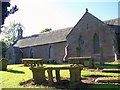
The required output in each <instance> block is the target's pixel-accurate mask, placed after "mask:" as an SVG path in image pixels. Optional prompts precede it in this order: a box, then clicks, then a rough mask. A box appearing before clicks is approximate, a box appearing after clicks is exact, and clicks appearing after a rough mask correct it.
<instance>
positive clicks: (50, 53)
mask: <svg viewBox="0 0 120 90" xmlns="http://www.w3.org/2000/svg"><path fill="white" fill-rule="evenodd" d="M52 58H53V48H52V47H51V46H50V47H49V59H52Z"/></svg>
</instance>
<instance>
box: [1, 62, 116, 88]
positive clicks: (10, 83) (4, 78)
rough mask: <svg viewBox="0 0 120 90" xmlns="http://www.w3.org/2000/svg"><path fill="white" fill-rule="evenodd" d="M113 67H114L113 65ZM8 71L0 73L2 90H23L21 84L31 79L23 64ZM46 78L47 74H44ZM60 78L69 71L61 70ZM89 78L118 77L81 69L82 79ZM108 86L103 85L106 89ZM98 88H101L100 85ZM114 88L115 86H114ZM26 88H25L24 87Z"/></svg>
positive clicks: (12, 66) (13, 66)
mask: <svg viewBox="0 0 120 90" xmlns="http://www.w3.org/2000/svg"><path fill="white" fill-rule="evenodd" d="M58 65H59V66H61V65H65V66H67V65H68V64H57V66H58ZM113 65H115V64H114V63H113ZM45 66H52V67H54V66H55V64H45ZM7 68H8V70H7V71H0V75H1V77H0V79H1V80H0V87H2V88H23V86H21V85H20V83H21V82H25V81H27V80H30V79H32V72H31V70H30V69H29V67H24V65H23V64H18V65H8V67H7ZM45 74H46V76H48V75H47V72H46V73H45ZM60 74H61V77H66V78H69V77H70V76H69V71H68V70H61V72H60ZM53 76H55V72H53ZM90 76H107V77H108V76H111V77H116V76H118V73H105V72H99V71H97V72H91V71H88V70H85V69H83V70H82V78H87V77H90ZM107 85H108V84H106V85H103V86H106V87H107ZM110 86H111V87H114V85H110ZM38 87H39V88H40V87H41V88H46V87H45V86H38ZM93 87H97V88H99V85H98V86H97V85H95V86H93ZM100 87H102V86H101V85H100ZM115 87H116V86H115ZM26 88H27V87H26Z"/></svg>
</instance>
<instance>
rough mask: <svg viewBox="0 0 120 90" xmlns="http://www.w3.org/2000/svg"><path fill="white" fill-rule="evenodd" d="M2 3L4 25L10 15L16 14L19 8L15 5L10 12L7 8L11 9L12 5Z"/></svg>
mask: <svg viewBox="0 0 120 90" xmlns="http://www.w3.org/2000/svg"><path fill="white" fill-rule="evenodd" d="M0 3H1V4H2V25H3V24H4V20H5V18H6V17H8V16H9V15H10V14H14V13H15V12H16V11H18V7H17V6H16V5H15V6H13V7H12V8H11V9H10V10H9V11H8V9H7V7H10V3H9V2H1V1H0ZM0 28H1V27H0ZM0 33H1V29H0Z"/></svg>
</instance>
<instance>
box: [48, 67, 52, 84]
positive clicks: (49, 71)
mask: <svg viewBox="0 0 120 90" xmlns="http://www.w3.org/2000/svg"><path fill="white" fill-rule="evenodd" d="M47 71H48V82H49V85H52V84H53V74H52V69H48V70H47Z"/></svg>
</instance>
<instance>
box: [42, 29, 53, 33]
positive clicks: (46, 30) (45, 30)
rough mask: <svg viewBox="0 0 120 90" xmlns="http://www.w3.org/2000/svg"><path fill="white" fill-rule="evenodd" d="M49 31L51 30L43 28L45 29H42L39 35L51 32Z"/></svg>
mask: <svg viewBox="0 0 120 90" xmlns="http://www.w3.org/2000/svg"><path fill="white" fill-rule="evenodd" d="M51 30H52V29H51V28H45V29H43V30H42V31H41V32H40V33H44V32H49V31H51Z"/></svg>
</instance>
